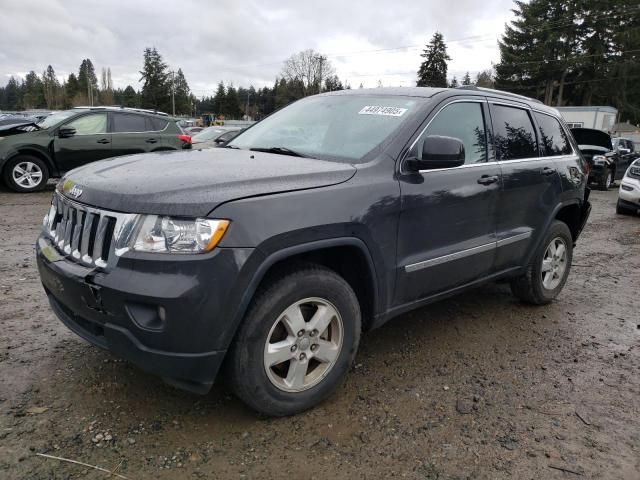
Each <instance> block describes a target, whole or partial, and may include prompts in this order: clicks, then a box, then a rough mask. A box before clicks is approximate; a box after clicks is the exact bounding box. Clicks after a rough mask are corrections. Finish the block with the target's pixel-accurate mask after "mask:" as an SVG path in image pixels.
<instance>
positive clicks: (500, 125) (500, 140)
mask: <svg viewBox="0 0 640 480" xmlns="http://www.w3.org/2000/svg"><path fill="white" fill-rule="evenodd" d="M491 115H492V119H493V134H494V142H495V145H496V156H497V157H498V160H514V159H517V158H531V157H537V156H538V148H537V143H536V134H535V131H534V130H533V124H532V123H531V119H530V118H529V113H528V112H527V111H526V110H523V109H521V108H513V107H505V106H502V105H494V106H493V108H492V110H491Z"/></svg>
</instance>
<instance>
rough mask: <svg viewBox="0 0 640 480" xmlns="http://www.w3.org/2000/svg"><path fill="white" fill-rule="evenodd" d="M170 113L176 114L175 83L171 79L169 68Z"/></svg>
mask: <svg viewBox="0 0 640 480" xmlns="http://www.w3.org/2000/svg"><path fill="white" fill-rule="evenodd" d="M171 114H172V115H173V116H174V117H175V116H176V84H175V82H174V79H173V70H171Z"/></svg>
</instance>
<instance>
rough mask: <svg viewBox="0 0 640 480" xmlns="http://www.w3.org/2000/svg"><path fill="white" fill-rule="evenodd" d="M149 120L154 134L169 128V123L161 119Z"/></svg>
mask: <svg viewBox="0 0 640 480" xmlns="http://www.w3.org/2000/svg"><path fill="white" fill-rule="evenodd" d="M147 120H149V121H150V122H151V130H153V131H154V132H159V131H160V130H164V129H165V128H167V123H169V122H167V121H166V120H161V119H159V118H148V119H147Z"/></svg>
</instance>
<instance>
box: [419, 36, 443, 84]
mask: <svg viewBox="0 0 640 480" xmlns="http://www.w3.org/2000/svg"><path fill="white" fill-rule="evenodd" d="M420 56H421V57H422V58H424V61H423V62H422V64H420V69H419V70H418V82H417V85H418V87H446V86H447V62H448V61H449V60H451V57H449V55H448V54H447V46H446V44H445V43H444V37H443V36H442V34H441V33H440V32H436V33H434V34H433V37H432V38H431V41H430V42H429V44H428V45H426V47H425V49H424V50H423V52H422V53H421V54H420Z"/></svg>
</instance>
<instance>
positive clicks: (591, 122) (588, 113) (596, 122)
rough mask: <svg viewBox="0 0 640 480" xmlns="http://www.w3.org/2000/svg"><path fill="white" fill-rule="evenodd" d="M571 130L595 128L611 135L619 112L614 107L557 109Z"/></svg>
mask: <svg viewBox="0 0 640 480" xmlns="http://www.w3.org/2000/svg"><path fill="white" fill-rule="evenodd" d="M556 108H557V110H558V111H559V112H560V114H561V115H562V117H563V118H564V120H565V121H566V122H567V124H568V125H569V128H578V127H582V128H595V129H598V130H602V131H603V132H607V133H611V131H612V130H613V126H614V125H615V123H616V117H617V116H618V110H617V109H615V108H614V107H605V106H593V107H556Z"/></svg>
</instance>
